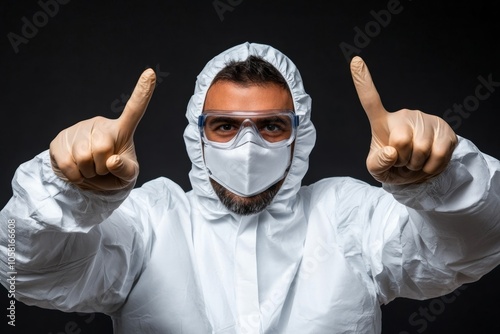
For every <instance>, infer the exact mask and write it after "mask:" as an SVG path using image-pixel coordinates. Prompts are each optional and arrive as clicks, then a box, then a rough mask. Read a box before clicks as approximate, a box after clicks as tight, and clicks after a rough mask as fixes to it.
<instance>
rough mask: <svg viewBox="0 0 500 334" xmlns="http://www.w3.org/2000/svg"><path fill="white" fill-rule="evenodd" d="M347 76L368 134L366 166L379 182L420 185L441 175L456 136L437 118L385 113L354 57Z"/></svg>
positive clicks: (406, 112)
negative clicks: (359, 105)
mask: <svg viewBox="0 0 500 334" xmlns="http://www.w3.org/2000/svg"><path fill="white" fill-rule="evenodd" d="M351 74H352V78H353V81H354V86H355V87H356V91H357V93H358V97H359V100H360V101H361V105H362V106H363V109H364V110H365V112H366V115H367V116H368V120H369V121H370V127H371V132H372V139H371V145H370V152H369V153H368V157H367V159H366V166H367V168H368V171H369V172H370V174H371V175H372V176H373V177H374V178H375V179H376V180H377V181H379V182H382V183H387V184H410V183H420V182H423V181H425V180H428V179H429V178H431V177H433V176H435V175H438V174H439V173H441V172H442V171H443V170H444V169H445V168H446V166H447V164H448V163H449V161H450V159H451V155H452V153H453V150H454V149H455V147H456V145H457V142H458V140H457V136H456V134H455V132H454V131H453V130H452V128H451V127H450V126H449V125H448V124H447V123H446V122H445V121H444V120H443V119H441V118H439V117H437V116H434V115H429V114H426V113H423V112H421V111H419V110H408V109H402V110H399V111H396V112H388V111H387V110H385V108H384V106H383V105H382V101H381V100H380V96H379V94H378V92H377V89H376V88H375V85H374V84H373V81H372V77H371V75H370V72H369V71H368V67H367V66H366V64H365V62H364V61H363V59H361V58H360V57H354V58H353V59H352V61H351Z"/></svg>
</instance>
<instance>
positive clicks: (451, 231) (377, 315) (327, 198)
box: [0, 43, 500, 334]
mask: <svg viewBox="0 0 500 334" xmlns="http://www.w3.org/2000/svg"><path fill="white" fill-rule="evenodd" d="M252 54H253V55H259V56H261V57H263V58H264V59H266V60H267V61H269V62H270V63H271V64H273V65H274V66H275V67H276V68H277V69H278V70H279V71H280V72H281V73H282V74H283V76H284V78H285V79H286V80H287V81H288V83H289V86H290V90H291V92H292V96H293V101H294V106H295V111H296V113H297V114H298V115H299V116H300V125H299V128H298V137H297V139H296V144H295V150H294V156H293V160H292V165H291V168H290V171H289V173H288V176H287V177H286V180H285V182H284V184H283V186H282V188H281V189H280V191H279V193H278V194H277V196H276V198H275V199H274V201H273V202H272V204H271V205H270V206H269V207H268V208H267V209H266V210H265V211H263V212H262V213H259V214H255V215H252V216H238V215H236V214H233V213H231V212H228V211H227V210H226V209H225V207H224V206H223V205H222V204H221V203H220V201H219V200H218V198H217V196H216V195H215V193H214V191H213V190H212V187H211V185H210V182H209V179H208V175H207V172H206V170H205V167H204V162H203V157H202V149H201V141H200V137H199V132H198V128H197V117H198V115H200V113H201V111H202V106H203V103H204V99H205V95H206V92H207V89H208V88H209V86H210V83H211V81H212V79H213V78H214V76H215V75H216V73H217V72H218V71H219V70H221V69H222V68H223V67H224V66H225V64H226V62H227V61H229V60H233V59H235V60H244V59H246V58H247V57H248V56H249V55H252ZM310 113H311V99H310V97H309V96H308V95H307V94H306V93H305V92H304V88H303V86H302V81H301V77H300V75H299V72H298V71H297V69H296V67H295V66H294V64H293V63H292V62H291V61H290V60H289V59H288V58H287V57H286V56H285V55H283V54H282V53H280V52H279V51H277V50H276V49H273V48H272V47H269V46H266V45H259V44H249V43H244V44H241V45H238V46H236V47H234V48H231V49H229V50H227V51H226V52H223V53H222V54H220V55H218V56H216V57H215V58H214V59H213V60H211V61H210V62H209V63H208V64H207V65H206V67H205V68H204V69H203V71H202V72H201V74H200V75H199V76H198V80H197V83H196V88H195V92H194V95H193V96H192V98H191V100H190V102H189V105H188V110H187V114H186V115H187V118H188V120H189V125H188V126H187V128H186V130H185V141H186V146H187V151H188V153H189V156H190V158H191V161H192V163H193V165H192V170H191V172H190V174H189V175H190V179H191V184H192V186H193V190H192V191H190V192H188V193H185V192H184V191H183V190H182V189H181V188H180V187H179V186H178V185H176V184H175V183H173V182H172V181H170V180H168V179H166V178H158V179H155V180H152V181H150V182H148V183H146V184H144V185H143V186H142V187H140V188H136V189H133V190H130V189H128V190H123V191H116V192H112V193H108V194H102V193H96V192H92V191H84V190H80V189H78V188H77V187H75V186H73V185H71V184H69V183H66V182H64V181H62V180H61V179H59V178H58V177H57V176H55V175H54V173H53V171H52V169H51V166H50V159H49V155H48V152H47V151H45V152H43V153H41V154H40V155H38V156H37V157H35V158H34V159H33V160H31V161H28V162H26V163H24V164H23V165H21V166H20V167H19V169H18V170H17V172H16V175H15V177H14V180H13V191H14V196H13V197H12V199H11V200H10V201H9V203H8V204H7V205H6V206H5V208H4V209H3V210H2V212H1V216H0V218H1V219H0V220H1V222H2V224H3V225H6V224H7V223H6V222H7V221H8V220H9V219H14V220H15V224H16V254H17V258H16V270H17V273H18V274H17V282H16V297H17V299H19V300H21V301H23V302H24V303H26V304H28V305H38V306H40V307H43V308H52V309H59V310H64V311H81V312H103V313H106V314H109V315H110V316H111V317H112V319H113V324H114V328H115V333H176V334H177V333H189V334H205V333H217V334H223V333H224V334H229V333H297V334H306V333H312V334H321V333H328V334H331V333H336V334H339V333H380V332H381V310H380V305H381V304H385V303H388V302H390V301H391V300H393V299H394V298H396V297H408V298H416V299H423V298H430V297H435V296H439V295H443V294H446V293H449V292H451V291H453V290H454V289H456V288H457V287H459V286H460V285H461V284H463V283H467V282H472V281H476V280H477V279H479V278H480V277H481V276H482V275H484V274H486V273H488V272H489V271H490V270H492V269H493V268H494V267H495V266H497V265H498V264H499V263H500V254H499V252H500V242H499V236H500V214H499V213H500V173H499V170H500V163H499V161H497V160H495V159H493V158H492V157H490V156H488V155H485V154H483V153H481V152H480V151H479V150H478V149H477V148H476V147H475V146H474V145H473V144H472V143H471V142H470V141H468V140H466V139H464V138H459V144H458V147H457V148H456V149H455V151H454V154H453V157H452V160H451V162H450V164H449V166H448V167H447V169H446V170H445V171H444V172H443V173H441V174H440V175H438V176H437V177H435V178H433V179H432V180H430V181H427V182H425V183H423V184H419V185H409V186H387V185H386V186H384V187H383V188H379V187H373V186H370V185H368V184H366V183H363V182H360V181H357V180H354V179H351V178H345V177H342V178H340V177H339V178H329V179H324V180H321V181H319V182H317V183H315V184H313V185H310V186H301V180H302V178H303V176H304V174H305V173H306V170H307V167H308V156H309V153H310V152H311V149H312V148H313V145H314V142H315V129H314V127H313V124H312V123H311V121H310ZM332 154H334V153H333V152H332ZM5 230H6V229H5V228H2V229H1V246H0V247H1V251H2V254H3V255H2V256H1V262H0V263H1V268H0V272H1V273H2V275H5V273H7V272H8V271H10V270H9V269H8V268H7V264H6V259H7V256H6V255H5V254H6V245H7V241H6V231H5ZM5 282H6V278H5V277H2V284H4V285H5V284H6V283H5Z"/></svg>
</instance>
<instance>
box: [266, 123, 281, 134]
mask: <svg viewBox="0 0 500 334" xmlns="http://www.w3.org/2000/svg"><path fill="white" fill-rule="evenodd" d="M265 130H266V131H269V132H276V131H281V130H282V128H281V126H280V125H279V124H276V123H271V124H267V125H266V126H265Z"/></svg>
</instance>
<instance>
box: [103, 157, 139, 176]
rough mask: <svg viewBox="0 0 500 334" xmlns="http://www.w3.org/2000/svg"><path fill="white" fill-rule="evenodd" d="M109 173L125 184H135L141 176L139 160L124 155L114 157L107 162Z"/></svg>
mask: <svg viewBox="0 0 500 334" xmlns="http://www.w3.org/2000/svg"><path fill="white" fill-rule="evenodd" d="M106 167H107V168H108V170H109V172H110V173H111V174H113V175H114V176H116V177H117V178H119V179H121V180H123V181H125V182H133V181H134V180H135V179H136V178H137V175H138V174H139V164H138V163H137V160H134V159H131V158H129V157H126V156H124V155H118V154H115V155H112V156H110V157H109V158H108V160H106Z"/></svg>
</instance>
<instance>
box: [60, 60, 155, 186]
mask: <svg viewBox="0 0 500 334" xmlns="http://www.w3.org/2000/svg"><path fill="white" fill-rule="evenodd" d="M155 80H156V76H155V73H154V71H153V70H152V69H147V70H145V71H144V72H143V73H142V75H141V76H140V78H139V81H138V82H137V85H136V86H135V89H134V91H133V92H132V96H131V97H130V99H129V100H128V102H127V105H126V106H125V109H124V110H123V112H122V114H121V115H120V117H119V118H118V119H108V118H104V117H94V118H91V119H88V120H85V121H81V122H79V123H77V124H75V125H73V126H71V127H69V128H67V129H65V130H63V131H61V132H60V133H59V134H58V135H57V136H56V138H54V140H53V141H52V142H51V143H50V158H51V163H52V169H53V170H54V173H55V174H56V175H57V176H59V177H60V178H61V179H63V180H65V181H69V182H71V183H74V184H75V185H77V186H78V187H80V188H82V189H92V190H99V191H104V190H118V189H123V188H126V187H127V186H129V185H130V184H132V183H135V181H136V179H137V176H138V174H139V164H138V162H137V157H136V154H135V148H134V141H133V136H134V132H135V129H136V127H137V125H138V124H139V121H140V120H141V118H142V116H143V115H144V113H145V112H146V108H147V106H148V103H149V100H150V99H151V96H152V95H153V90H154V87H155Z"/></svg>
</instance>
